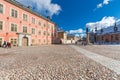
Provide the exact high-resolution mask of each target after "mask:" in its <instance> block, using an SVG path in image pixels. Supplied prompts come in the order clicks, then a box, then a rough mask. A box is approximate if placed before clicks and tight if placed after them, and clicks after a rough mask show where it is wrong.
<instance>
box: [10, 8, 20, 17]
mask: <svg viewBox="0 0 120 80" xmlns="http://www.w3.org/2000/svg"><path fill="white" fill-rule="evenodd" d="M11 17H14V18H18V11H17V10H15V9H11Z"/></svg>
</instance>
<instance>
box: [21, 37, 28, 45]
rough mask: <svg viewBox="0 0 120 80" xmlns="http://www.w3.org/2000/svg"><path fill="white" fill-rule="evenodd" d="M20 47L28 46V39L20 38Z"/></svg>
mask: <svg viewBox="0 0 120 80" xmlns="http://www.w3.org/2000/svg"><path fill="white" fill-rule="evenodd" d="M22 46H28V38H27V37H23V38H22Z"/></svg>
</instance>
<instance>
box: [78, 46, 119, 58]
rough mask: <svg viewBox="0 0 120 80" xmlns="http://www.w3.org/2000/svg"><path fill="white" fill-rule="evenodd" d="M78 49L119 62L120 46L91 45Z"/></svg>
mask: <svg viewBox="0 0 120 80" xmlns="http://www.w3.org/2000/svg"><path fill="white" fill-rule="evenodd" d="M80 47H81V48H83V49H86V50H89V51H91V52H95V53H97V54H100V55H103V56H106V57H109V58H113V59H115V60H120V45H91V46H80Z"/></svg>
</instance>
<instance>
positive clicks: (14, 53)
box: [0, 45, 120, 80]
mask: <svg viewBox="0 0 120 80" xmlns="http://www.w3.org/2000/svg"><path fill="white" fill-rule="evenodd" d="M0 80H120V75H117V74H116V73H115V72H113V71H111V70H109V69H108V68H106V67H104V66H102V65H101V64H99V63H96V62H95V61H93V60H91V59H89V58H87V57H86V56H84V55H82V54H80V53H78V52H77V51H75V50H74V49H73V48H71V47H69V46H67V45H49V46H39V47H20V48H11V49H2V48H0Z"/></svg>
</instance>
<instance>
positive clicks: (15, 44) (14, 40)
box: [10, 38, 18, 46]
mask: <svg viewBox="0 0 120 80" xmlns="http://www.w3.org/2000/svg"><path fill="white" fill-rule="evenodd" d="M10 43H11V44H12V45H13V46H17V44H18V39H17V38H11V39H10Z"/></svg>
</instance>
